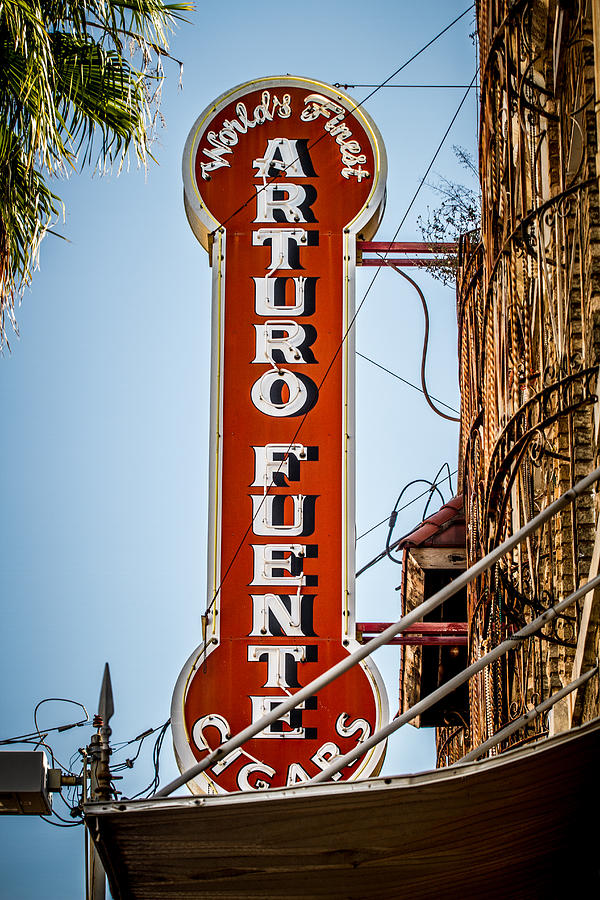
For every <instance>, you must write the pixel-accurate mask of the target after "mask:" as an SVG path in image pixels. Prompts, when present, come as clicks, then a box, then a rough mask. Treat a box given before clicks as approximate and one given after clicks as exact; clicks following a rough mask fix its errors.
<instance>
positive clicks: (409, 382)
mask: <svg viewBox="0 0 600 900" xmlns="http://www.w3.org/2000/svg"><path fill="white" fill-rule="evenodd" d="M356 355H357V356H360V358H361V359H365V360H366V361H367V362H370V363H371V365H373V366H377V368H378V369H381V370H382V372H387V374H388V375H391V376H392V377H393V378H397V379H398V381H401V382H402V383H403V384H407V385H408V386H409V387H411V388H414V390H415V391H418V392H419V393H420V394H424V393H425V391H424V390H423V388H420V387H419V385H418V384H413V383H412V381H407V379H406V378H402V376H401V375H397V374H396V373H395V372H392V370H391V369H386V367H385V366H382V365H381V363H378V362H375V360H374V359H371V358H370V357H369V356H365V354H364V353H359V352H358V350H357V351H356ZM429 396H430V397H432V399H433V400H435V401H437V403H441V404H442V406H445V407H446V409H451V410H452V412H456V413H457V412H458V410H457V409H455V408H454V407H453V406H450V404H449V403H444V401H443V400H440V399H439V397H434V396H433V394H430V395H429Z"/></svg>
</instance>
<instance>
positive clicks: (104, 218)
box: [0, 0, 477, 900]
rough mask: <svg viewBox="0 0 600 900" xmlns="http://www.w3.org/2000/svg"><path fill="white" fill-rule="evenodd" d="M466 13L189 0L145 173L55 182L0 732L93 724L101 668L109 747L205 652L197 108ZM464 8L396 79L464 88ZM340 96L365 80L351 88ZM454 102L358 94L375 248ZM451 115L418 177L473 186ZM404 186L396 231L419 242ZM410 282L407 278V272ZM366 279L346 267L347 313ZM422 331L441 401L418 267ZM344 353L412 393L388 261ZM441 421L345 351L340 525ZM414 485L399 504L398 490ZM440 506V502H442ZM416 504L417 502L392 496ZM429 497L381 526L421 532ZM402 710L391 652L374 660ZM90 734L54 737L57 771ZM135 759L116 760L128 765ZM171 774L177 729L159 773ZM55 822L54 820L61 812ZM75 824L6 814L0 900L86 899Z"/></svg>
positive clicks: (424, 738) (4, 365)
mask: <svg viewBox="0 0 600 900" xmlns="http://www.w3.org/2000/svg"><path fill="white" fill-rule="evenodd" d="M465 7H466V3H465V2H464V0H463V2H460V3H459V2H453V0H452V2H450V0H439V2H436V0H422V2H421V3H419V4H414V3H412V2H410V3H409V2H394V3H392V2H383V0H373V2H371V3H369V4H368V5H367V6H365V4H363V3H357V2H354V0H346V2H344V3H340V2H329V3H327V4H324V3H322V2H314V0H306V2H304V3H303V4H301V5H300V6H294V7H290V8H289V9H287V8H284V7H278V8H277V12H276V14H273V15H271V14H266V13H265V12H263V10H262V8H260V7H257V6H255V5H254V4H252V5H251V4H246V3H243V2H240V0H234V2H230V3H229V4H228V5H227V7H225V6H223V5H222V4H211V5H208V4H202V5H201V6H200V8H199V10H198V11H197V12H195V13H193V14H192V15H191V16H190V24H188V25H182V26H181V27H180V29H179V30H178V32H177V33H176V35H175V36H174V38H173V40H172V43H171V50H172V53H173V55H174V56H175V57H177V58H179V59H181V60H182V61H183V63H184V73H183V89H179V88H178V76H179V72H178V67H177V66H176V65H174V64H173V65H171V64H169V63H168V62H167V64H166V73H167V79H166V83H165V86H164V91H163V106H162V112H163V115H164V117H165V122H166V124H165V127H164V128H161V129H160V131H159V134H158V140H157V142H156V144H155V146H154V155H155V157H156V160H157V164H151V166H150V168H149V170H148V172H147V173H144V172H143V171H141V170H138V169H136V167H135V165H134V164H133V163H132V165H131V167H130V170H129V171H127V172H123V173H122V174H121V175H120V176H119V177H117V176H116V175H108V176H106V177H102V178H101V177H98V176H97V175H93V174H92V172H90V171H84V172H83V173H82V174H80V175H76V176H73V177H71V178H70V179H69V180H68V181H65V182H61V183H57V184H56V185H55V190H56V191H57V192H58V193H59V194H60V195H61V197H62V198H63V200H64V202H65V205H66V219H65V222H64V223H61V224H60V226H59V227H58V229H57V230H60V232H61V233H62V234H64V235H65V236H66V237H67V238H68V242H65V241H61V240H59V239H57V238H55V237H52V236H48V237H47V238H46V240H45V241H44V244H43V246H42V252H41V261H40V271H39V272H37V273H36V276H35V279H34V282H33V286H32V288H31V289H30V290H28V291H27V292H26V294H25V296H24V298H23V302H22V305H21V307H20V309H19V311H18V320H19V325H20V338H19V339H16V338H13V339H12V340H11V348H12V349H11V353H6V354H5V355H4V357H3V358H0V373H1V376H0V410H1V415H2V419H3V426H4V428H3V435H4V439H3V442H2V466H1V467H0V498H1V502H2V516H1V521H0V528H1V536H0V590H1V596H2V609H3V641H2V649H3V653H2V655H1V657H0V679H1V683H2V685H3V689H2V691H1V697H0V704H1V716H0V723H1V725H0V737H2V738H4V737H10V736H12V735H17V734H22V733H24V732H29V731H31V730H32V729H33V718H32V715H33V709H34V707H35V705H36V704H37V703H38V702H39V701H40V700H42V699H43V698H45V697H65V698H73V699H75V700H78V701H80V702H82V703H84V704H85V705H86V706H87V708H88V710H89V712H90V714H93V713H94V712H96V705H97V700H98V692H99V687H100V681H101V677H102V670H103V666H104V663H105V661H106V660H108V661H109V662H110V665H111V671H112V676H113V687H114V692H115V706H116V713H115V716H114V719H113V721H112V723H111V724H112V726H113V732H114V734H113V737H114V740H115V742H121V741H126V740H129V739H130V738H133V737H135V736H136V735H138V734H140V733H141V732H143V731H145V730H146V729H147V728H150V727H155V726H158V725H160V724H161V723H162V722H164V721H165V720H166V719H167V718H168V716H169V707H170V701H171V693H172V690H173V687H174V684H175V680H176V678H177V676H178V674H179V671H180V669H181V667H182V665H183V663H184V662H185V660H186V659H187V656H188V655H189V653H190V652H191V651H192V650H193V648H194V647H195V646H196V645H197V644H198V642H199V640H200V615H201V613H202V611H203V607H204V596H205V585H204V580H205V546H206V518H207V511H206V495H207V449H208V402H209V356H210V350H209V336H210V328H209V324H210V284H211V282H210V269H209V267H208V261H207V257H206V254H205V252H204V250H203V249H202V248H201V247H200V245H199V244H198V243H197V241H196V239H195V238H194V236H193V234H192V232H191V230H190V228H189V226H188V224H187V220H186V217H185V214H184V211H183V203H182V184H181V155H182V152H183V146H184V143H185V139H186V137H187V134H188V131H189V129H190V128H191V126H192V125H193V123H194V121H195V119H196V118H197V116H198V115H199V113H200V112H201V111H202V110H203V109H204V107H205V106H207V105H208V104H209V103H210V102H211V101H212V100H213V99H215V98H216V97H217V96H218V95H219V94H221V93H222V92H223V91H225V90H227V89H228V88H230V87H232V86H234V85H236V84H239V83H241V82H244V81H247V80H249V79H252V78H255V77H259V76H262V75H274V74H285V73H287V72H289V73H291V74H296V75H305V76H308V77H313V78H316V79H320V80H322V81H326V82H329V83H336V82H339V83H341V84H356V85H361V84H369V85H370V84H378V83H380V82H382V81H383V80H385V79H386V78H387V77H388V76H389V75H390V74H391V73H392V72H394V70H396V69H397V68H398V67H399V66H400V65H401V64H402V63H403V62H404V61H405V60H406V59H408V58H409V57H410V56H411V55H412V54H413V53H414V52H415V51H416V50H418V49H419V48H420V47H422V46H423V45H424V44H426V43H427V41H429V40H430V39H431V38H432V37H433V36H434V35H435V34H436V33H437V32H438V31H440V30H441V29H442V28H443V27H444V26H445V25H446V24H448V23H449V22H450V21H452V19H453V18H455V17H456V16H457V15H458V14H459V13H461V12H462V11H463V10H464V9H465ZM473 28H474V26H473V16H472V13H469V14H468V15H467V16H465V17H464V18H463V19H462V20H461V22H460V23H458V24H457V25H456V26H454V28H453V29H452V30H451V31H450V32H449V33H448V34H447V35H445V36H444V37H442V38H441V39H440V40H439V41H437V42H436V43H435V44H434V45H433V46H432V47H431V48H430V49H429V50H427V51H426V52H425V53H423V54H422V55H421V56H420V57H419V58H418V59H417V60H415V62H413V63H411V64H410V65H409V66H408V67H407V68H406V69H405V70H404V71H403V72H402V73H401V75H399V76H398V77H397V78H395V79H394V83H401V84H435V85H441V84H452V85H463V84H464V85H466V84H468V83H469V82H470V81H471V79H472V77H473V75H474V72H475V66H476V50H475V47H474V46H473V43H472V41H471V40H470V38H469V32H472V31H473ZM349 92H350V93H351V94H352V95H353V96H354V98H355V99H356V100H360V99H361V98H362V97H364V96H366V95H367V94H368V93H370V89H368V88H358V87H357V88H356V89H352V88H351V89H349ZM463 93H464V91H462V90H460V89H451V90H442V89H433V90H424V89H411V90H408V89H403V88H396V89H394V88H384V89H382V90H380V91H379V92H378V93H376V94H375V96H373V97H372V98H371V99H370V100H369V101H368V102H367V103H366V109H367V111H368V112H369V113H370V114H371V116H372V117H373V118H374V120H375V122H376V123H377V125H378V127H379V129H380V131H381V133H382V135H383V139H384V142H385V144H386V148H387V153H388V202H387V211H386V215H385V218H384V221H383V223H382V225H381V227H380V230H379V232H378V235H377V237H378V239H379V240H386V239H388V240H389V239H391V238H392V237H393V235H394V233H395V231H396V228H397V227H398V224H399V223H400V221H401V219H402V217H403V215H404V213H405V210H406V208H407V206H408V204H409V202H410V200H411V198H412V195H413V193H414V191H415V189H416V187H417V185H418V184H419V181H420V180H421V178H422V176H423V174H424V173H425V170H426V168H427V165H428V163H429V161H430V159H431V157H432V155H433V153H434V151H435V149H436V147H437V145H438V143H439V141H440V139H441V137H442V135H443V133H444V131H445V130H446V127H447V125H448V124H449V122H450V120H451V118H452V116H453V114H454V111H455V109H456V107H457V105H458V103H459V101H460V98H461V97H462V94H463ZM471 94H472V96H471V97H470V98H469V100H468V102H467V103H465V105H464V107H463V109H462V111H461V113H460V115H459V117H458V119H457V121H456V124H455V126H454V127H453V130H452V132H451V134H450V136H449V138H448V139H447V141H446V144H445V145H444V148H443V150H442V152H441V153H440V155H439V157H438V160H437V161H436V164H435V165H434V168H433V172H432V174H431V176H430V177H429V178H428V181H430V182H434V181H435V174H434V173H436V172H437V173H440V174H443V175H444V176H446V177H450V178H453V177H455V178H460V179H463V180H464V178H466V176H465V175H464V173H463V171H462V170H461V169H460V168H459V166H458V164H457V162H456V159H455V157H454V154H453V151H452V146H453V145H454V144H458V145H461V146H463V147H466V148H467V149H468V150H469V151H470V152H471V153H473V154H475V153H476V131H477V121H476V116H477V113H476V103H475V92H474V91H472V92H471ZM432 202H433V203H435V202H436V198H435V195H434V194H433V193H432V191H431V189H428V188H425V189H424V190H423V191H422V192H421V193H420V195H419V198H418V200H417V202H416V203H415V205H414V207H413V210H412V212H411V214H410V215H409V217H408V218H407V220H406V223H405V225H404V227H403V229H402V231H401V233H400V235H399V239H404V240H415V239H417V240H418V239H419V238H420V235H419V232H418V229H417V226H416V217H417V216H418V215H419V214H421V215H422V214H424V213H425V211H426V207H427V204H428V203H432ZM413 274H414V270H413ZM372 275H373V269H365V270H363V271H360V272H359V273H358V287H357V301H360V299H361V297H362V296H363V294H364V291H365V290H366V288H367V286H368V284H369V281H370V279H371V277H372ZM416 277H417V280H418V281H419V283H420V284H421V286H422V288H423V290H424V291H425V293H426V296H427V299H428V303H429V309H430V316H431V336H430V352H429V358H428V380H429V386H430V390H431V392H432V393H433V394H435V395H436V396H437V397H440V398H441V399H442V400H445V401H446V402H448V403H450V404H453V405H455V406H456V405H457V394H458V391H457V355H456V312H455V309H456V304H455V297H454V294H453V291H452V290H451V289H450V288H447V287H443V286H441V285H440V284H439V283H438V282H435V281H433V280H432V279H431V278H430V276H428V275H427V274H426V273H424V272H420V271H419V272H418V273H417V275H416ZM356 328H357V349H358V351H360V352H361V353H363V354H364V355H366V356H369V357H371V358H372V359H374V360H376V361H377V362H379V363H381V364H382V365H383V366H386V367H387V368H389V369H391V370H393V371H394V372H396V373H398V374H399V375H401V376H402V377H404V378H406V379H408V380H410V381H413V382H415V383H418V381H419V368H420V356H421V341H422V335H423V319H422V312H421V308H420V303H419V301H418V298H417V297H416V295H414V294H413V293H412V291H411V289H410V288H409V287H407V286H406V285H405V283H404V282H403V281H402V280H401V279H400V278H399V277H398V276H397V275H395V274H394V273H393V272H388V271H385V272H381V274H380V275H379V276H378V278H377V281H376V283H375V286H374V287H373V289H372V290H371V292H370V294H369V297H368V299H367V301H366V303H365V305H364V307H363V309H362V310H361V313H360V315H359V317H358V320H357V323H356ZM457 439H458V431H457V427H456V425H455V424H453V423H450V422H446V421H445V420H443V419H441V418H438V417H437V416H435V415H434V414H433V413H432V412H431V411H430V410H429V408H428V407H427V405H426V403H425V401H424V399H423V397H422V396H421V395H420V394H419V393H417V392H416V391H414V390H412V389H411V388H409V387H406V386H404V385H403V384H401V383H400V382H399V381H397V380H395V379H393V378H392V377H391V376H389V375H387V374H385V373H384V372H382V371H381V370H379V369H377V368H375V367H373V366H372V365H370V364H369V363H367V362H365V361H364V360H363V359H360V358H359V359H358V360H357V533H358V534H362V533H363V532H364V531H366V530H367V529H368V528H370V527H371V526H372V525H374V524H375V523H377V522H379V521H380V520H381V519H383V518H384V517H385V516H386V515H387V514H389V512H390V510H391V508H392V507H393V505H394V502H395V500H396V497H397V496H398V494H399V493H400V490H401V489H402V487H403V486H404V485H405V484H406V483H407V482H408V481H410V480H412V479H414V478H420V477H423V478H430V479H431V478H433V476H434V475H435V473H436V472H437V471H438V469H439V468H440V466H441V465H442V464H443V463H444V462H445V461H448V462H449V463H450V466H451V468H452V469H454V468H456V453H457ZM414 495H415V493H414V492H413V494H412V496H414ZM448 496H449V493H448V491H446V499H448ZM408 497H410V495H408ZM422 511H423V503H422V502H420V503H415V504H414V505H413V506H411V507H410V508H409V509H408V510H407V511H406V513H404V514H403V515H402V517H401V518H400V519H399V521H398V525H397V532H396V533H397V535H400V534H402V533H404V532H405V531H407V530H409V528H410V527H411V526H412V525H414V524H416V523H417V522H418V521H419V520H420V517H421V513H422ZM385 536H386V528H385V526H381V527H380V528H378V529H376V530H375V531H373V532H372V533H371V534H370V535H368V536H367V537H365V538H362V539H361V540H360V541H359V543H358V554H357V557H358V565H359V566H360V565H361V564H363V563H364V562H365V561H367V560H368V559H370V558H371V557H372V556H374V555H375V554H376V553H377V552H379V550H380V549H381V548H382V547H383V545H384V543H385ZM400 571H401V570H400V568H399V567H398V566H394V565H392V564H391V563H388V562H382V563H380V564H379V565H378V566H376V567H374V568H373V569H372V570H370V572H369V573H367V574H365V575H363V576H362V577H361V578H360V579H359V580H358V583H357V593H358V618H359V619H367V620H369V621H373V620H378V619H379V620H381V621H391V620H392V619H393V618H396V617H397V615H398V612H399V593H398V592H397V591H395V590H394V589H395V587H396V586H397V585H398V584H399V583H400ZM379 662H380V665H381V667H382V670H383V671H384V673H385V676H386V680H387V683H388V692H389V696H390V705H391V707H392V710H394V711H395V709H396V708H397V681H398V671H397V668H398V648H391V649H388V650H385V651H382V655H381V656H380V657H379ZM77 717H78V712H77V710H76V708H75V707H73V706H70V705H67V704H65V703H58V702H53V703H48V704H45V705H44V706H43V707H42V708H41V710H40V715H39V721H40V724H41V725H42V727H43V726H50V725H53V724H61V723H63V722H69V721H74V720H75V719H77ZM90 735H91V728H90V727H89V726H88V727H87V728H78V729H73V730H71V731H67V732H65V733H64V734H62V735H59V736H58V737H57V738H56V740H53V741H52V746H53V748H54V750H55V752H56V754H57V757H58V759H59V760H60V761H61V762H62V763H67V762H68V760H69V758H70V757H71V754H72V753H73V752H74V751H76V750H77V748H78V747H80V746H83V745H84V744H85V743H87V742H88V741H89V737H90ZM150 749H151V741H149V742H148V747H147V748H146V749H145V750H143V751H142V753H141V754H140V758H139V760H138V761H137V762H136V765H135V767H134V768H133V769H132V770H131V771H128V772H127V773H126V779H125V780H124V781H123V782H122V785H123V790H124V792H125V793H126V794H128V795H130V794H132V793H135V791H136V790H139V789H141V788H143V787H144V785H145V784H147V783H148V782H149V781H150V779H151V777H152V767H151V763H150V753H149V750H150ZM128 754H131V750H128V751H124V752H122V753H121V754H120V755H118V756H116V757H115V762H117V761H119V759H121V760H122V759H124V757H125V756H126V755H128ZM433 764H434V753H433V736H432V732H430V731H427V732H418V731H417V730H416V729H414V728H412V727H410V726H408V727H406V728H404V729H403V730H402V731H401V733H400V734H398V735H397V736H396V738H395V739H394V741H393V743H392V745H391V746H390V749H389V751H388V758H387V762H386V768H385V770H384V771H386V772H391V773H403V772H410V771H419V770H422V769H426V768H430V767H432V766H433ZM175 774H176V767H175V763H174V760H173V755H172V750H171V744H170V737H168V738H167V740H166V741H165V745H164V749H163V754H162V757H161V779H162V781H163V783H164V782H165V781H166V780H169V779H170V778H171V777H172V776H174V775H175ZM56 808H57V810H58V811H59V812H61V814H63V813H65V812H66V810H65V808H64V807H63V806H62V804H61V802H60V800H58V801H57V807H56ZM82 871H83V833H82V829H81V828H73V829H70V830H67V829H59V828H54V827H52V826H50V825H48V824H46V823H45V822H43V821H41V820H39V819H30V818H24V817H23V818H20V819H17V818H16V817H11V818H4V819H2V820H0V898H2V900H4V898H6V900H30V898H31V900H33V898H38V897H39V896H41V895H42V894H43V896H45V897H46V898H47V900H55V898H56V900H65V898H71V897H78V896H83V874H82Z"/></svg>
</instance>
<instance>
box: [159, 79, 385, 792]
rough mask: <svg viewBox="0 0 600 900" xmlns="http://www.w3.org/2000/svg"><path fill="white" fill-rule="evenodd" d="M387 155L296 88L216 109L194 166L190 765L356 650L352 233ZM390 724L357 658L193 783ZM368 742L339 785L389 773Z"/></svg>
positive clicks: (367, 668) (260, 88)
mask: <svg viewBox="0 0 600 900" xmlns="http://www.w3.org/2000/svg"><path fill="white" fill-rule="evenodd" d="M385 174H386V161H385V151H384V147H383V143H382V141H381V137H380V135H379V133H378V131H377V129H376V128H375V126H374V124H373V123H372V121H371V120H370V118H369V117H368V116H367V115H366V114H365V113H364V111H362V110H361V109H357V108H355V104H354V103H353V102H352V100H351V99H350V98H349V97H348V96H346V95H345V94H342V93H340V92H339V91H337V90H334V89H333V88H332V87H330V86H328V85H325V84H322V83H320V82H316V81H312V80H309V79H305V78H295V77H289V76H287V77H283V78H265V79H262V80H260V81H253V82H249V83H247V84H244V85H241V86H240V87H237V88H235V89H233V90H232V91H230V92H228V93H226V94H224V95H223V96H222V97H220V98H219V99H218V100H217V101H216V102H215V103H213V104H212V105H211V106H210V107H209V108H208V109H207V110H205V112H204V113H202V115H201V116H200V118H199V119H198V120H197V122H196V123H195V125H194V127H193V128H192V131H191V132H190V135H189V137H188V141H187V144H186V147H185V152H184V159H183V180H184V198H185V205H186V212H187V215H188V219H189V221H190V224H191V227H192V229H193V231H194V233H195V234H196V236H197V237H198V239H199V240H200V242H201V243H202V244H203V246H204V247H205V248H206V249H207V250H208V252H209V254H210V260H211V265H212V270H213V326H212V327H213V334H212V404H211V451H210V465H211V479H210V513H209V514H210V525H209V548H208V563H209V571H208V595H207V610H206V614H205V616H204V617H203V620H202V621H203V632H204V633H203V635H202V643H201V644H200V646H199V647H198V648H197V649H196V650H195V651H194V653H193V654H192V655H191V657H190V658H189V660H188V661H187V663H186V665H185V666H184V668H183V671H182V673H181V675H180V677H179V680H178V682H177V685H176V688H175V693H174V697H173V707H172V725H173V735H174V742H175V752H176V755H177V759H178V763H179V765H180V767H181V768H182V769H186V768H188V767H189V766H191V765H194V764H195V763H196V762H197V761H198V760H200V759H202V758H203V756H205V755H206V754H207V752H208V751H209V749H214V748H215V747H217V746H219V744H221V743H222V742H223V741H224V740H225V739H226V738H227V737H228V736H230V735H233V734H235V733H237V732H238V731H240V730H241V729H242V728H245V727H246V726H247V725H249V724H250V722H253V721H257V720H258V719H260V718H261V716H263V715H264V714H265V713H266V712H270V711H271V710H272V709H274V708H276V706H277V704H278V703H281V701H282V699H285V698H286V697H288V696H289V695H290V694H293V693H294V691H296V690H298V689H299V688H300V687H302V686H304V685H306V684H308V683H309V682H310V681H312V679H313V678H316V677H317V676H318V675H320V674H321V673H323V672H325V671H326V670H327V669H328V668H329V667H330V666H332V665H334V664H335V663H337V662H338V661H339V660H340V659H342V658H344V657H345V656H346V655H347V654H348V653H350V652H351V651H352V650H353V649H355V648H356V646H357V644H356V633H355V616H354V467H353V449H354V409H353V402H354V360H353V356H354V347H353V330H352V329H351V328H350V325H351V322H352V317H353V314H354V270H355V262H356V249H355V244H356V238H357V236H360V237H361V238H364V239H368V238H370V237H371V236H372V235H373V234H374V232H375V229H376V227H377V224H378V222H379V219H380V216H381V213H382V209H383V203H384V197H385ZM386 718H387V700H386V695H385V688H384V685H383V683H382V680H381V676H380V675H379V672H378V671H377V669H376V668H375V666H374V665H373V664H372V663H370V662H368V661H366V660H365V661H364V662H362V663H361V664H360V665H358V666H355V667H354V669H352V670H351V671H350V672H348V673H347V674H346V675H345V676H342V677H341V678H339V679H337V680H336V681H334V682H333V683H332V684H331V685H329V686H328V687H327V688H325V689H323V690H322V691H320V692H319V694H318V696H315V697H311V698H310V699H309V700H307V701H306V702H304V703H303V704H302V705H301V706H300V707H298V708H297V709H295V710H293V711H292V712H290V713H288V714H287V715H285V716H283V717H282V719H280V720H279V721H278V722H275V723H274V724H272V725H270V726H269V727H267V728H265V729H264V730H263V731H262V732H260V733H259V734H258V735H257V737H256V738H254V739H253V740H251V741H248V742H247V743H246V744H245V745H244V747H243V748H241V749H239V750H235V751H234V752H232V753H231V754H230V755H229V756H227V757H225V759H223V760H221V761H220V762H218V763H216V764H215V765H214V766H213V767H212V768H210V769H208V770H207V771H206V772H205V773H203V774H202V775H200V776H198V778H197V780H196V782H195V783H193V784H192V785H191V787H192V790H194V791H212V792H217V793H222V792H228V791H237V790H256V789H260V788H265V787H280V786H284V785H293V784H297V783H299V782H302V781H307V780H308V779H310V778H311V777H313V776H314V775H316V774H318V772H319V771H321V770H322V769H323V768H324V767H325V766H326V765H327V764H328V763H329V761H330V760H331V759H332V758H333V757H334V756H336V755H338V754H340V753H346V752H347V751H349V750H350V749H352V748H354V747H355V746H356V744H357V742H358V741H361V740H364V739H365V738H366V737H368V736H369V735H370V734H371V733H372V732H373V731H374V730H375V729H377V728H379V727H380V726H381V725H382V724H384V721H385V719H386ZM384 752H385V750H384V747H383V746H382V745H379V746H377V747H375V748H372V749H371V750H369V751H368V752H367V753H365V754H364V756H363V757H361V758H360V759H359V760H358V761H357V762H355V763H353V764H351V765H350V766H348V767H347V768H346V769H344V770H343V771H342V772H341V773H340V774H339V775H338V776H337V777H338V778H343V779H355V778H358V777H366V776H368V775H370V774H373V773H376V772H378V771H379V769H380V767H381V764H382V761H383V754H384Z"/></svg>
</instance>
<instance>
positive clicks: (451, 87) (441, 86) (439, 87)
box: [333, 81, 479, 91]
mask: <svg viewBox="0 0 600 900" xmlns="http://www.w3.org/2000/svg"><path fill="white" fill-rule="evenodd" d="M333 86H334V87H336V88H343V89H344V90H345V91H347V90H349V89H352V90H354V89H355V88H373V87H377V85H376V84H341V83H340V82H337V81H336V83H335V84H334V85H333ZM380 87H385V88H408V89H411V88H429V89H431V90H442V89H448V90H459V89H460V90H464V89H465V88H469V90H476V89H477V88H478V87H479V85H477V84H382V85H380Z"/></svg>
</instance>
